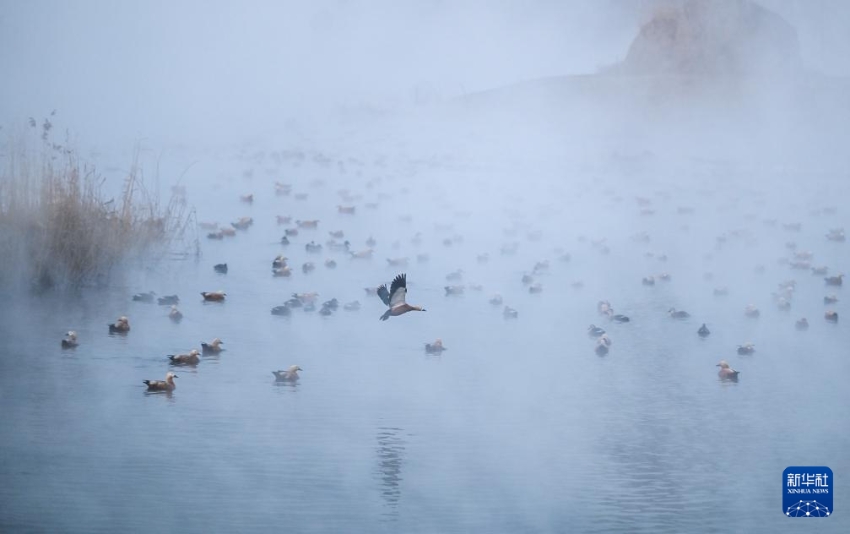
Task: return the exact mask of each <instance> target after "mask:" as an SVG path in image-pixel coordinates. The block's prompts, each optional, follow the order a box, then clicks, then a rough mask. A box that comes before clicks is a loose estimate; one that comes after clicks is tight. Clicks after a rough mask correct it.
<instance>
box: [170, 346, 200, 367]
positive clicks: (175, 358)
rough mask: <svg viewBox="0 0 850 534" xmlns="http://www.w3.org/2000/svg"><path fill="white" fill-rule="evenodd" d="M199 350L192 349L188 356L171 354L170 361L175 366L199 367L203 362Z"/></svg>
mask: <svg viewBox="0 0 850 534" xmlns="http://www.w3.org/2000/svg"><path fill="white" fill-rule="evenodd" d="M200 354H201V353H200V352H198V349H192V350H191V351H189V352H188V353H187V354H176V355H175V354H169V355H168V359H169V360H171V363H172V364H173V365H197V364H198V362H200V361H201V358H200V357H199V356H200Z"/></svg>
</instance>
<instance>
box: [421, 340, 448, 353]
mask: <svg viewBox="0 0 850 534" xmlns="http://www.w3.org/2000/svg"><path fill="white" fill-rule="evenodd" d="M444 350H446V347H444V346H443V340H442V339H439V338H438V339H437V340H436V341H434V342H433V343H425V352H427V353H428V354H435V353H440V352H443V351H444Z"/></svg>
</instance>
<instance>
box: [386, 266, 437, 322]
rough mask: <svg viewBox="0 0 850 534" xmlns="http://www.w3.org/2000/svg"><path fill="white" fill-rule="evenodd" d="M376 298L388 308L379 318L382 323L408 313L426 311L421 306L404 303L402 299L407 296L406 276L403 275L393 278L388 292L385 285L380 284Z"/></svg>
mask: <svg viewBox="0 0 850 534" xmlns="http://www.w3.org/2000/svg"><path fill="white" fill-rule="evenodd" d="M378 296H379V297H381V300H382V301H384V304H386V305H387V306H389V308H390V309H389V310H387V311H386V312H384V314H383V315H382V316H381V317H380V319H381V320H382V321H386V320H387V319H389V318H390V316H397V315H402V314H404V313H407V312H409V311H426V310H425V308H423V307H421V306H411V305H410V304H408V303H407V302H405V300H404V299H405V296H407V275H406V274H404V273H402V274H400V275H398V276H396V277H395V279H394V280H393V283H392V285H390V289H389V291H387V285H386V284H382V285H381V287H379V288H378Z"/></svg>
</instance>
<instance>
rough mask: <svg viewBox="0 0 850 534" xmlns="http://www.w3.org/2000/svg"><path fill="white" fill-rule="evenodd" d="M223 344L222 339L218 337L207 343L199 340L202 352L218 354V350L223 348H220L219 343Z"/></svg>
mask: <svg viewBox="0 0 850 534" xmlns="http://www.w3.org/2000/svg"><path fill="white" fill-rule="evenodd" d="M223 344H224V341H222V340H220V339H219V338H215V339H213V340H212V341H210V342H209V343H204V342H203V341H202V342H201V351H202V352H203V353H204V354H218V353H219V352H221V351H223V350H224V349H223V348H221V345H223Z"/></svg>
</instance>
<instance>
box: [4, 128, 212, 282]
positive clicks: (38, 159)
mask: <svg viewBox="0 0 850 534" xmlns="http://www.w3.org/2000/svg"><path fill="white" fill-rule="evenodd" d="M29 126H30V131H25V132H24V133H18V134H17V135H11V136H9V138H8V140H7V142H6V143H5V144H4V145H3V146H2V147H0V157H2V159H3V160H5V161H4V162H3V165H2V167H0V288H3V287H5V288H7V289H8V288H13V287H17V286H20V284H23V283H27V284H30V285H31V286H32V287H33V288H35V289H39V290H45V289H50V288H54V287H70V288H79V287H83V286H87V285H92V284H103V283H105V282H106V281H107V280H109V277H110V275H111V274H112V272H113V270H114V269H115V267H116V266H118V265H120V264H121V263H122V262H125V261H132V262H133V263H137V262H138V260H139V259H140V258H149V259H152V260H156V259H160V258H164V257H167V256H168V255H170V254H172V253H174V252H175V249H181V250H180V253H183V254H186V253H187V251H186V249H187V248H188V246H187V239H186V238H187V235H189V234H191V231H192V230H193V229H194V212H189V213H187V208H186V201H185V197H182V196H181V195H172V196H171V198H170V200H169V202H168V203H167V204H166V205H164V206H163V205H162V204H161V203H160V201H159V198H158V195H156V194H151V193H150V192H149V191H148V190H147V189H146V188H145V184H144V180H143V171H142V169H141V167H140V165H139V153H140V151H139V149H138V147H137V149H136V150H135V153H134V158H133V162H132V166H131V168H130V171H129V172H128V174H127V176H126V178H125V180H124V183H123V188H122V194H121V195H120V197H119V198H117V199H109V200H106V198H105V195H104V193H103V190H102V186H103V184H104V180H105V179H104V178H103V177H102V176H101V175H100V174H98V173H97V171H96V169H95V167H94V166H92V165H90V164H86V163H83V162H81V160H80V158H79V157H78V154H77V153H76V152H75V151H74V150H72V149H69V148H68V147H66V146H62V145H57V144H54V143H52V142H51V140H50V129H51V127H52V125H51V123H50V121H49V120H47V119H45V121H44V123H43V124H42V125H41V128H40V130H41V132H40V135H39V136H38V137H39V139H38V140H36V139H35V137H34V136H33V135H32V133H33V132H32V131H34V130H37V129H38V126H37V124H36V122H35V121H34V120H33V119H30V122H29ZM33 145H35V146H33ZM194 252H195V253H197V239H195V241H194Z"/></svg>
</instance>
